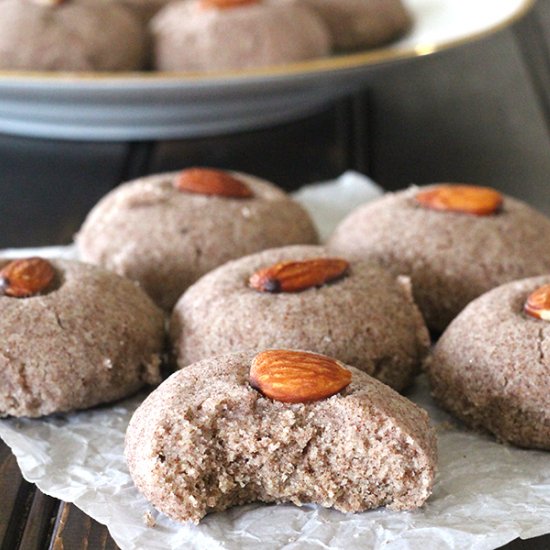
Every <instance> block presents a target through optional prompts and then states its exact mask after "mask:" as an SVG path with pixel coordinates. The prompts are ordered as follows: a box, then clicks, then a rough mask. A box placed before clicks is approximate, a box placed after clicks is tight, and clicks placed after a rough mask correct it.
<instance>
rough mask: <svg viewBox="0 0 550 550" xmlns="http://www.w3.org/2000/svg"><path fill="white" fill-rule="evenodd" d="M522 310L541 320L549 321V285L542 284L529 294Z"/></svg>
mask: <svg viewBox="0 0 550 550" xmlns="http://www.w3.org/2000/svg"><path fill="white" fill-rule="evenodd" d="M523 311H524V312H525V313H526V314H527V315H530V316H531V317H535V318H536V319H542V320H543V321H550V285H544V286H541V287H539V288H537V290H535V291H534V292H532V293H531V294H529V296H528V298H527V301H526V302H525V305H524V306H523Z"/></svg>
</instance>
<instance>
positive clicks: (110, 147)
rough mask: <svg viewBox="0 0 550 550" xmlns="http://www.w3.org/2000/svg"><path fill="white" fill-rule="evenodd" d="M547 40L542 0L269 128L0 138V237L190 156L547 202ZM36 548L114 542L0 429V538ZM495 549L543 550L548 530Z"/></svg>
mask: <svg viewBox="0 0 550 550" xmlns="http://www.w3.org/2000/svg"><path fill="white" fill-rule="evenodd" d="M549 52H550V0H539V2H538V4H537V6H536V9H535V10H534V11H533V13H532V14H530V15H529V16H528V17H527V18H526V19H525V20H524V21H522V22H520V23H519V24H518V25H516V26H515V27H514V28H511V29H508V30H505V31H503V32H500V33H498V35H495V36H494V37H491V38H489V39H486V40H484V41H482V42H480V43H477V44H472V45H469V46H466V47H463V48H459V49H457V50H452V51H450V52H448V53H446V54H443V55H436V56H433V57H431V58H428V59H426V60H423V61H422V63H420V64H415V63H411V64H409V65H405V66H400V67H399V70H397V71H395V70H393V69H392V68H391V67H390V68H388V70H385V71H381V72H380V74H379V75H378V76H377V77H376V78H374V79H373V81H372V82H371V83H370V85H369V88H368V89H366V90H365V91H364V92H362V93H359V94H357V95H356V96H354V97H353V98H350V99H348V100H344V101H342V102H340V103H338V104H337V105H335V106H333V107H330V108H327V109H326V110H325V111H323V112H321V113H318V114H317V115H315V116H312V117H308V118H307V119H304V120H302V121H297V122H295V123H290V124H286V125H283V126H279V127H276V128H270V129H264V130H258V131H252V132H247V133H245V134H241V135H238V136H222V137H216V138H212V139H208V138H202V139H197V140H186V141H172V142H165V143H150V142H147V143H130V144H122V143H111V144H109V143H101V144H93V143H71V142H56V141H49V140H34V139H24V138H16V137H13V136H0V176H1V177H0V248H3V247H16V246H40V245H47V244H63V243H67V242H70V240H71V238H72V235H73V233H74V232H75V231H76V230H77V229H78V227H79V225H80V224H81V222H82V220H83V217H84V216H85V214H86V212H87V211H88V210H89V209H90V208H91V206H92V205H93V204H94V203H95V202H96V201H97V200H98V199H99V197H101V196H102V195H103V194H104V193H106V192H107V191H108V190H110V189H111V188H112V187H114V186H115V185H117V184H118V183H120V182H121V181H124V180H127V179H130V178H133V177H136V176H138V175H141V174H145V173H152V172H157V171H163V170H169V169H176V168H181V167H183V166H187V165H210V166H220V167H231V168H233V169H239V170H243V171H249V172H251V173H255V174H257V175H260V176H263V177H266V178H268V179H271V180H273V181H276V182H278V183H280V184H281V185H283V186H284V187H286V188H288V189H292V188H295V187H297V186H298V185H299V184H301V183H305V182H309V181H316V180H322V179H329V178H332V177H335V176H337V175H339V174H340V173H342V172H343V171H344V170H346V169H348V168H354V169H357V170H360V171H362V172H365V173H368V174H369V175H371V176H372V177H374V178H375V179H376V180H377V181H379V182H380V183H382V184H384V186H385V187H386V188H390V189H393V188H399V187H402V186H403V185H406V184H407V183H409V182H415V183H423V182H431V181H445V180H447V181H453V180H454V181H472V182H484V183H487V184H490V185H493V186H495V187H498V188H500V189H502V190H503V191H506V192H509V193H512V194H514V195H516V196H519V197H521V198H523V199H525V200H528V201H530V202H532V203H535V204H537V205H538V207H539V208H540V209H542V210H544V211H546V212H547V213H550V193H549V192H548V178H549V177H550V54H549ZM549 459H550V456H549ZM549 530H550V526H549ZM46 548H53V549H56V550H62V549H63V550H79V549H83V548H89V549H91V550H96V549H103V548H117V546H116V544H115V543H114V542H113V540H112V539H111V537H110V536H109V533H108V531H107V529H106V528H105V527H104V526H102V525H100V524H98V523H97V522H95V521H93V520H91V519H90V518H89V517H88V516H86V515H85V514H84V513H83V512H81V511H80V510H79V509H78V508H76V507H75V506H73V505H71V504H66V503H61V502H59V501H57V500H56V499H54V498H51V497H48V496H45V495H44V494H42V493H41V492H40V491H39V490H37V488H36V487H35V486H34V485H32V484H29V483H27V482H25V481H24V480H23V479H22V477H21V474H20V472H19V469H18V467H17V464H16V461H15V458H14V457H13V455H12V454H11V452H10V450H9V449H8V448H7V446H6V445H5V444H4V443H3V442H1V441H0V550H18V549H21V550H34V549H46ZM505 548H508V549H514V550H515V549H529V550H543V549H544V550H548V549H550V536H545V537H539V538H538V539H531V540H529V541H519V540H518V541H514V542H512V543H510V544H509V545H507V546H506V547H505Z"/></svg>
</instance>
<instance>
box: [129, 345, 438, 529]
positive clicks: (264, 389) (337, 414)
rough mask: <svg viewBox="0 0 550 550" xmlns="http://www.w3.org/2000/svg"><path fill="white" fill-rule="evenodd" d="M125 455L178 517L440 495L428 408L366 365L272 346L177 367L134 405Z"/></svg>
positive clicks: (154, 499) (149, 490)
mask: <svg viewBox="0 0 550 550" xmlns="http://www.w3.org/2000/svg"><path fill="white" fill-rule="evenodd" d="M275 380H276V381H277V382H278V383H277V384H276V385H275V386H276V387H274V385H273V384H272V382H274V381H275ZM304 381H307V385H306V384H304V383H303V382H304ZM350 382H351V383H350ZM304 388H305V389H304ZM327 388H328V389H327ZM126 458H127V460H128V466H129V468H130V473H131V475H132V478H133V480H134V483H135V484H136V486H137V488H138V489H139V490H140V491H141V492H142V493H143V494H144V495H145V497H146V498H147V499H148V500H149V501H150V502H151V503H152V504H153V505H154V506H155V507H156V508H158V509H159V510H160V511H162V512H163V513H165V514H167V515H168V516H170V517H171V518H173V519H175V520H178V521H194V522H198V521H199V520H200V519H201V518H202V517H203V516H204V515H205V514H207V513H209V512H213V511H220V510H225V509H227V508H229V507H231V506H236V505H240V504H246V503H249V502H255V501H261V502H292V503H294V504H297V505H298V506H300V505H302V504H305V503H316V504H320V505H321V506H324V507H331V508H335V509H337V510H340V511H342V512H360V511H364V510H368V509H370V508H375V507H378V506H388V507H389V508H391V509H394V510H409V509H414V508H417V507H419V506H421V505H422V504H423V503H424V502H425V500H426V499H427V498H428V496H429V495H430V493H431V489H432V485H433V482H434V472H435V467H436V440H435V435H434V430H433V429H432V428H431V427H430V424H429V420H428V415H427V414H426V412H425V411H423V410H422V409H420V408H419V407H417V406H416V405H415V404H414V403H412V402H411V401H409V400H407V399H405V398H404V397H401V396H400V395H399V394H397V393H396V392H394V391H393V390H392V389H391V388H389V387H388V386H385V385H384V384H381V383H380V382H378V381H376V380H374V379H373V378H371V377H370V376H368V375H367V374H365V373H364V372H361V371H359V370H357V369H355V368H353V367H347V366H344V365H342V364H340V363H338V362H336V361H334V360H333V359H330V358H328V357H324V356H319V355H316V354H311V353H304V352H294V351H288V350H271V351H267V352H264V353H261V354H259V355H257V356H255V354H254V353H253V352H248V353H235V354H228V355H224V356H221V357H217V358H211V359H207V360H204V361H201V362H199V363H195V364H193V365H192V366H190V367H188V368H186V369H183V370H181V371H178V372H177V373H175V374H174V375H172V376H171V377H170V378H169V379H168V380H167V381H166V382H164V383H163V384H162V385H161V386H160V387H159V388H158V389H157V390H155V391H154V392H153V393H152V394H151V395H150V396H149V397H148V398H147V399H146V400H145V401H144V403H143V404H142V405H141V406H140V407H139V408H138V409H137V411H136V412H135V413H134V416H133V417H132V419H131V421H130V425H129V427H128V431H127V434H126Z"/></svg>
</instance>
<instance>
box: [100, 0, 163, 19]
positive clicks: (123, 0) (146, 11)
mask: <svg viewBox="0 0 550 550" xmlns="http://www.w3.org/2000/svg"><path fill="white" fill-rule="evenodd" d="M110 1H111V2H114V3H118V4H122V5H123V6H126V7H127V8H128V9H130V10H131V11H132V12H133V13H134V14H135V15H137V17H138V18H139V19H140V20H141V21H143V22H144V23H147V22H148V21H149V20H150V19H151V18H152V17H153V16H154V15H155V14H156V13H157V12H158V11H159V10H161V9H162V8H163V7H164V6H166V4H168V3H170V1H171V0H110Z"/></svg>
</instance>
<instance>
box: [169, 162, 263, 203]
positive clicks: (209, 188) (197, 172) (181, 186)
mask: <svg viewBox="0 0 550 550" xmlns="http://www.w3.org/2000/svg"><path fill="white" fill-rule="evenodd" d="M174 187H175V188H176V189H177V190H178V191H183V192H187V193H198V194H200V195H216V196H218V197H227V198H233V199H248V198H250V197H252V196H253V195H254V193H252V190H251V189H250V188H249V187H248V185H246V183H244V182H243V181H241V180H239V179H237V178H235V177H234V176H232V175H231V174H228V173H227V172H224V171H222V170H213V169H211V168H189V169H187V170H183V171H182V172H180V173H179V175H178V176H177V177H176V179H175V180H174Z"/></svg>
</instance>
